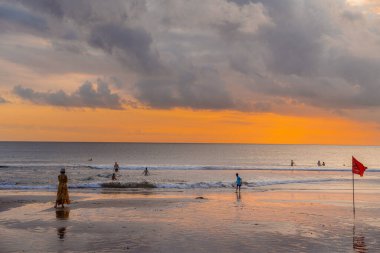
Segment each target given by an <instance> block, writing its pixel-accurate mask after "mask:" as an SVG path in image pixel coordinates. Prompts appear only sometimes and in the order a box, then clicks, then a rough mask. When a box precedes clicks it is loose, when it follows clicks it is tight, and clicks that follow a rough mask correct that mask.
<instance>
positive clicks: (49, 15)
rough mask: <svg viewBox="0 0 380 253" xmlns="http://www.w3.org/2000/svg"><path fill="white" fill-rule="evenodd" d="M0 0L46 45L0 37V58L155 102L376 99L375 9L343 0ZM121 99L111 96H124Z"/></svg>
mask: <svg viewBox="0 0 380 253" xmlns="http://www.w3.org/2000/svg"><path fill="white" fill-rule="evenodd" d="M0 2H3V3H2V4H0V21H2V24H1V23H0V27H5V26H4V23H6V24H7V26H6V28H7V30H8V31H9V32H11V31H13V32H14V33H26V34H28V33H32V34H33V35H34V36H40V37H42V38H44V39H46V40H48V41H49V42H50V45H51V47H50V48H49V50H45V51H44V49H43V48H42V49H41V47H38V51H37V49H34V51H30V52H29V51H28V50H29V48H28V47H26V46H25V47H23V48H20V47H19V48H16V47H15V48H14V52H11V51H10V47H4V45H5V44H3V45H1V44H0V57H1V56H3V57H4V58H6V59H7V60H9V61H12V62H15V63H18V64H24V65H27V66H28V67H29V68H31V69H39V71H41V69H46V70H47V71H48V72H49V73H62V70H65V71H72V72H75V70H77V72H86V73H91V74H93V73H94V72H96V73H97V74H98V76H108V77H111V76H112V77H115V78H116V79H121V80H120V81H119V82H118V84H117V88H118V89H124V90H125V91H126V92H127V93H129V94H131V92H132V94H133V95H134V96H135V98H136V99H138V100H139V102H140V103H142V104H145V105H148V106H150V107H155V108H174V107H186V108H194V109H216V110H223V109H232V110H243V111H246V110H251V111H271V110H276V106H275V103H274V102H273V101H274V100H281V101H295V104H292V105H287V103H286V102H284V103H283V106H281V107H282V108H286V106H292V107H294V106H295V105H299V104H306V105H308V106H313V107H318V108H322V109H324V110H325V109H326V108H330V107H333V108H334V110H350V109H366V108H367V109H373V108H375V109H380V102H379V101H380V100H379V99H378V97H379V96H380V89H379V88H378V87H379V83H380V55H379V54H378V53H377V52H379V51H380V43H379V41H380V29H379V27H380V16H379V15H376V14H373V13H371V12H370V11H368V9H367V10H366V11H363V9H362V8H356V7H352V6H349V5H348V4H347V3H346V1H344V0H336V1H330V0H202V1H198V0H194V1H179V0H146V1H138V0H135V1H122V0H113V1H101V0H93V1H87V0H66V1H57V0H51V1H49V0H33V1H29V0H17V1H1V0H0ZM369 17H370V18H369ZM47 28H49V29H47ZM31 30H33V31H38V32H33V31H32V32H30V31H31ZM0 36H1V35H0ZM9 44H10V43H9ZM7 45H8V44H7ZM2 46H3V47H2ZM51 48H53V50H51ZM1 50H3V52H2V51H1ZM31 50H32V49H31ZM26 51H28V52H26ZM36 52H38V54H36ZM44 52H45V54H44ZM10 54H11V55H10ZM62 55H64V57H63V56H62ZM43 59H46V60H43ZM50 59H54V62H52V61H50ZM57 60H58V61H57ZM56 62H59V63H60V64H58V63H56ZM97 62H99V64H98V65H99V66H101V67H96V66H95V65H96V64H97ZM108 62H110V63H112V64H115V65H117V66H118V68H116V67H115V65H112V67H109V68H107V67H105V66H109V65H110V64H108ZM33 63H38V64H33ZM101 64H102V65H101ZM64 66H72V67H64ZM116 69H117V70H116ZM91 70H92V71H91ZM126 76H127V77H128V78H126ZM131 76H132V77H131ZM123 78H124V79H123ZM115 87H116V86H115ZM85 88H87V90H86V89H85ZM83 89H84V90H78V91H77V92H76V93H73V94H67V93H65V92H63V91H61V92H56V93H43V92H35V91H34V90H32V89H31V90H27V89H25V88H23V87H18V88H17V89H15V91H16V90H18V92H19V93H20V94H23V96H22V97H23V98H25V99H27V98H28V96H30V98H28V99H30V100H31V101H34V102H37V103H46V104H54V103H57V104H60V103H61V104H64V102H62V101H71V102H70V103H69V104H76V106H78V104H80V102H78V100H81V101H84V98H85V97H91V94H98V93H99V88H98V90H96V91H95V89H93V88H92V89H91V88H89V87H88V86H85V87H83ZM90 91H92V93H91V92H90ZM94 91H95V92H94ZM105 94H107V92H105V93H104V94H103V95H105ZM98 95H99V94H98ZM53 97H54V99H53ZM78 97H79V98H81V99H78ZM93 97H97V96H96V95H93ZM63 98H64V99H63ZM74 98H75V99H74ZM50 99H51V100H52V101H56V102H52V101H50ZM60 99H61V100H60ZM62 99H63V100H62ZM118 99H119V100H118ZM118 99H116V100H117V101H119V104H118V103H115V102H114V103H110V104H113V105H115V104H116V105H117V106H116V107H120V103H121V102H120V98H118ZM95 100H96V99H95ZM91 101H92V100H91ZM81 103H84V102H81ZM84 104H90V105H91V103H90V102H86V103H84ZM94 104H97V102H94ZM106 104H108V103H106ZM62 106H65V105H62ZM90 107H91V106H90ZM105 107H109V108H113V107H114V106H105ZM277 107H278V106H277ZM283 111H286V109H283Z"/></svg>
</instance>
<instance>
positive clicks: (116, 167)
mask: <svg viewBox="0 0 380 253" xmlns="http://www.w3.org/2000/svg"><path fill="white" fill-rule="evenodd" d="M113 170H114V171H115V172H119V164H117V162H115V164H114V165H113Z"/></svg>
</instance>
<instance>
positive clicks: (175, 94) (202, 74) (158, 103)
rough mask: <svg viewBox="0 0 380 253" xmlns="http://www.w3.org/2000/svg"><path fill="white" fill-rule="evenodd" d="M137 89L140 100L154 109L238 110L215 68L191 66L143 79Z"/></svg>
mask: <svg viewBox="0 0 380 253" xmlns="http://www.w3.org/2000/svg"><path fill="white" fill-rule="evenodd" d="M136 90H137V93H136V94H137V95H136V97H137V98H138V99H139V100H140V101H141V102H143V103H146V104H148V105H149V106H151V107H158V108H172V107H186V108H194V109H216V110H221V109H230V108H233V107H234V102H233V100H232V97H231V96H230V94H229V93H228V92H227V90H226V88H225V84H224V83H223V81H222V80H221V79H220V78H219V73H218V72H217V71H215V70H213V69H199V68H198V69H197V68H196V67H191V66H188V67H187V68H186V70H177V71H176V72H175V75H172V76H170V75H169V76H165V77H162V78H153V79H143V80H141V81H139V82H138V83H137V84H136Z"/></svg>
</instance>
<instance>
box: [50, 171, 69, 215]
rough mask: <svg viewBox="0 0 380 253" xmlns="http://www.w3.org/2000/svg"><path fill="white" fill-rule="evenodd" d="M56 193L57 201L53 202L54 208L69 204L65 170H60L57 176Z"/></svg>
mask: <svg viewBox="0 0 380 253" xmlns="http://www.w3.org/2000/svg"><path fill="white" fill-rule="evenodd" d="M58 182H59V184H58V191H57V200H56V201H55V205H54V208H57V205H62V207H65V206H64V204H70V198H69V191H68V189H67V176H66V174H65V169H64V168H62V169H61V174H60V175H59V176H58Z"/></svg>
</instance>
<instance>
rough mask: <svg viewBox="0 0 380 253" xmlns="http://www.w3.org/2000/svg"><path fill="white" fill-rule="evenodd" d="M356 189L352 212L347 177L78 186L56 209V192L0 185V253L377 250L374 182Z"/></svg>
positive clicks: (379, 208) (378, 205) (379, 204)
mask: <svg viewBox="0 0 380 253" xmlns="http://www.w3.org/2000/svg"><path fill="white" fill-rule="evenodd" d="M357 184H358V183H357ZM357 188H358V189H357V190H356V195H355V198H356V215H355V218H354V216H353V210H352V189H350V185H347V183H327V184H326V187H325V189H321V188H319V187H315V186H313V185H310V184H305V185H296V186H293V187H287V186H282V187H278V188H276V189H273V187H271V188H269V187H260V188H259V189H256V190H248V189H246V190H244V189H242V191H241V193H240V195H238V194H236V193H235V191H234V190H233V189H225V190H223V191H220V190H219V191H216V190H212V189H208V190H202V189H194V190H157V189H140V190H136V189H135V190H125V189H124V190H118V189H103V190H102V191H96V192H91V191H83V192H80V191H76V192H72V193H71V199H72V201H73V202H72V204H71V205H70V206H68V207H66V208H65V209H61V208H58V209H57V210H55V209H54V208H53V204H54V200H55V193H54V192H46V191H15V190H2V191H0V196H1V198H0V201H1V213H0V217H1V218H0V235H1V236H0V245H1V252H378V251H379V250H380V242H379V241H378V238H380V230H379V228H380V219H379V218H378V217H379V215H380V201H379V200H380V195H379V193H380V189H379V188H378V187H377V188H375V187H374V186H373V185H371V184H367V183H366V182H363V181H361V182H360V184H358V185H357ZM20 242H22V243H20Z"/></svg>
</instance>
